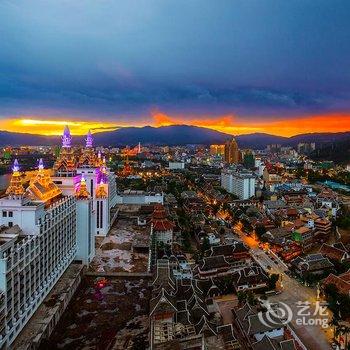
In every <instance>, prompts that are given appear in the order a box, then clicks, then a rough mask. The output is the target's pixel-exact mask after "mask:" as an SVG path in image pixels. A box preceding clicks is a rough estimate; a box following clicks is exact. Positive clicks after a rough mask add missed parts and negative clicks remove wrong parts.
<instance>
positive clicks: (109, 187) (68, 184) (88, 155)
mask: <svg viewBox="0 0 350 350" xmlns="http://www.w3.org/2000/svg"><path fill="white" fill-rule="evenodd" d="M71 139H72V137H71V135H70V131H69V128H68V127H66V128H65V129H64V132H63V136H62V150H61V154H60V156H59V158H58V159H57V161H56V163H55V166H54V171H55V175H54V177H53V182H54V183H55V184H56V185H57V186H58V187H59V188H60V189H61V190H62V193H63V194H65V195H72V194H74V193H75V191H76V188H77V184H79V183H80V180H81V177H82V176H84V178H85V181H86V186H87V190H88V192H89V193H90V195H91V198H92V210H93V214H94V218H95V219H94V222H93V223H92V232H93V233H94V235H100V236H106V235H107V233H108V231H109V229H110V222H111V218H110V212H111V208H113V207H114V206H115V205H116V204H117V198H118V196H117V185H116V179H115V174H114V173H112V172H111V171H110V170H109V169H108V167H107V166H106V162H105V159H104V158H102V156H101V153H100V152H98V154H97V155H96V153H95V150H94V148H93V138H92V135H91V133H90V132H89V133H88V134H87V137H86V145H85V148H84V149H83V151H82V154H81V155H80V157H79V159H78V160H76V159H75V157H74V153H73V150H72V148H71Z"/></svg>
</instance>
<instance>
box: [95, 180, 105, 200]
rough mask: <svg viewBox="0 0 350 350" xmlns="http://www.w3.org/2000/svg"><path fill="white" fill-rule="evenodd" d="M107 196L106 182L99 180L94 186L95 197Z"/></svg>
mask: <svg viewBox="0 0 350 350" xmlns="http://www.w3.org/2000/svg"><path fill="white" fill-rule="evenodd" d="M106 197H107V190H106V184H105V183H104V182H103V181H101V182H100V183H99V184H98V185H97V188H96V198H106Z"/></svg>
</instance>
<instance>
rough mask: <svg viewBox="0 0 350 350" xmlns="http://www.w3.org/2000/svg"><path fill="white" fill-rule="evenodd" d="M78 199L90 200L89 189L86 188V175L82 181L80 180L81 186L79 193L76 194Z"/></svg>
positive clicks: (78, 189)
mask: <svg viewBox="0 0 350 350" xmlns="http://www.w3.org/2000/svg"><path fill="white" fill-rule="evenodd" d="M75 195H76V197H77V198H78V199H88V198H90V193H89V191H88V189H87V186H86V180H85V177H84V175H82V176H81V179H80V184H79V186H78V188H77V191H76V193H75Z"/></svg>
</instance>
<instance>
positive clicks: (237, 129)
mask: <svg viewBox="0 0 350 350" xmlns="http://www.w3.org/2000/svg"><path fill="white" fill-rule="evenodd" d="M65 125H69V128H70V130H71V133H72V135H86V134H87V133H88V131H89V130H91V131H92V132H93V133H98V132H104V131H113V130H116V129H119V128H121V127H143V126H147V125H149V126H153V127H162V126H171V125H191V126H198V127H204V128H208V129H212V130H216V131H219V132H223V133H227V134H231V135H244V134H251V133H267V134H272V135H276V136H284V137H291V136H294V135H299V134H306V133H319V132H321V133H322V132H334V133H335V132H345V131H350V114H340V113H339V114H335V113H329V114H323V115H312V116H303V117H291V118H288V119H285V120H266V121H263V120H262V119H261V118H258V117H256V118H254V119H249V120H247V121H244V120H242V118H239V117H236V116H234V115H223V116H218V117H212V118H210V117H206V116H197V117H196V116H187V117H183V116H170V115H168V114H165V113H162V112H152V113H151V118H148V119H147V120H145V121H143V122H138V123H118V125H116V123H112V122H110V121H107V122H101V121H89V120H81V121H77V120H70V118H68V117H67V118H65V120H54V119H39V118H38V117H23V118H13V119H11V118H9V119H3V120H0V130H4V131H9V132H18V133H27V134H38V135H45V136H57V135H61V134H62V131H63V127H64V126H65Z"/></svg>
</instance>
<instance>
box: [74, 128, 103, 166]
mask: <svg viewBox="0 0 350 350" xmlns="http://www.w3.org/2000/svg"><path fill="white" fill-rule="evenodd" d="M85 141H86V144H85V148H84V149H83V151H82V153H81V155H80V157H79V162H78V167H88V168H94V167H98V166H99V162H98V159H97V157H96V154H95V151H94V148H93V137H92V134H91V131H90V130H89V132H88V133H87V135H86V139H85Z"/></svg>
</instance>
